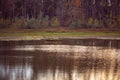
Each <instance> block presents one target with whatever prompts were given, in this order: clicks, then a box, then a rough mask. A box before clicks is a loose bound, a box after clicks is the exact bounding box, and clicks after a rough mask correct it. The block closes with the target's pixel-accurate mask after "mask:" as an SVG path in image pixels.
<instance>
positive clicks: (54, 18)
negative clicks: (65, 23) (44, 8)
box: [51, 16, 60, 27]
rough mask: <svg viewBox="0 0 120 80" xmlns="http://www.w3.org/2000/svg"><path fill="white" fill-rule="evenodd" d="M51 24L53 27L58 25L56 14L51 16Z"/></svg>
mask: <svg viewBox="0 0 120 80" xmlns="http://www.w3.org/2000/svg"><path fill="white" fill-rule="evenodd" d="M51 26H53V27H58V26H60V23H59V20H58V18H57V17H56V16H55V17H53V18H52V20H51Z"/></svg>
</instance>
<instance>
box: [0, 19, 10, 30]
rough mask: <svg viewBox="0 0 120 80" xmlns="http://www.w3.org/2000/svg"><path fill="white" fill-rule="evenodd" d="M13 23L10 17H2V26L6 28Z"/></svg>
mask: <svg viewBox="0 0 120 80" xmlns="http://www.w3.org/2000/svg"><path fill="white" fill-rule="evenodd" d="M10 25H11V20H10V19H3V18H2V19H0V28H6V27H9V26H10Z"/></svg>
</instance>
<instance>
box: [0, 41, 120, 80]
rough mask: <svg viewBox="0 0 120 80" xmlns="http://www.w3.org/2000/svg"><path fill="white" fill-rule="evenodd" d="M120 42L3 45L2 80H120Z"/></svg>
mask: <svg viewBox="0 0 120 80" xmlns="http://www.w3.org/2000/svg"><path fill="white" fill-rule="evenodd" d="M119 57H120V40H97V39H89V40H86V39H85V40H83V39H82V40H80V39H79V40H77V39H76V40H73V39H71V40H67V39H65V40H41V41H16V42H14V41H12V42H5V41H3V42H0V80H120V59H119Z"/></svg>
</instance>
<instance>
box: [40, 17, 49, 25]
mask: <svg viewBox="0 0 120 80" xmlns="http://www.w3.org/2000/svg"><path fill="white" fill-rule="evenodd" d="M41 26H42V27H48V26H49V17H48V16H46V17H45V18H43V19H42V22H41Z"/></svg>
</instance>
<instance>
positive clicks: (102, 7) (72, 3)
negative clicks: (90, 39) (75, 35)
mask: <svg viewBox="0 0 120 80" xmlns="http://www.w3.org/2000/svg"><path fill="white" fill-rule="evenodd" d="M18 25H19V27H20V28H22V27H23V28H36V27H37V28H40V27H48V26H70V27H75V28H76V27H79V28H86V27H90V28H91V27H93V28H108V27H109V28H119V27H120V1H119V0H0V27H9V26H10V27H14V26H15V27H18Z"/></svg>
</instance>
